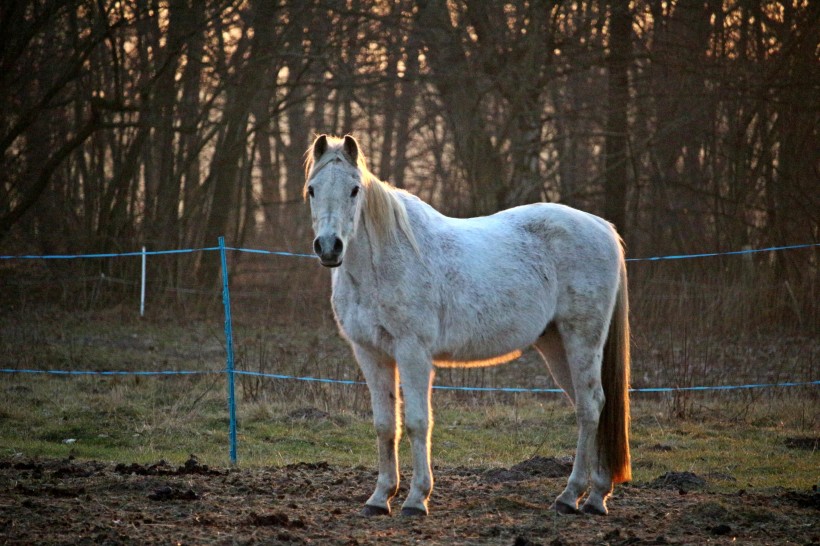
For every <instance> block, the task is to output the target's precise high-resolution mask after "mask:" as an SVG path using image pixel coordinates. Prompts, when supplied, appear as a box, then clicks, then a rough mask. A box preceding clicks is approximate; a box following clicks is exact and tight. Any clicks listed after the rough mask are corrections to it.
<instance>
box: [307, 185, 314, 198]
mask: <svg viewBox="0 0 820 546" xmlns="http://www.w3.org/2000/svg"><path fill="white" fill-rule="evenodd" d="M308 195H309V196H311V197H313V186H308Z"/></svg>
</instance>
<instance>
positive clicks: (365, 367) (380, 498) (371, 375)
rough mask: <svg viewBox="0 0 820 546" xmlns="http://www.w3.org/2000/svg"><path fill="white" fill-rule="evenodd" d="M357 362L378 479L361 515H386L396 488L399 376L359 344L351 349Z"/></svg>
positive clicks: (384, 360)
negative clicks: (366, 394) (374, 444)
mask: <svg viewBox="0 0 820 546" xmlns="http://www.w3.org/2000/svg"><path fill="white" fill-rule="evenodd" d="M353 352H354V353H355V355H356V360H357V361H358V362H359V367H360V368H361V370H362V373H363V374H364V377H365V380H366V381H367V387H368V389H369V390H370V401H371V404H372V406H373V424H374V425H375V426H376V437H377V439H378V440H377V441H378V447H379V477H378V480H377V481H376V490H375V491H374V492H373V494H372V495H371V496H370V498H369V499H368V500H367V503H366V504H365V506H364V508H363V509H362V513H363V514H364V515H367V516H376V515H389V514H390V500H391V499H392V498H393V497H394V496H395V495H396V493H397V492H398V489H399V460H398V441H399V435H400V433H401V427H399V426H398V417H397V415H398V414H397V411H396V410H397V407H398V375H397V373H396V364H395V363H394V362H392V361H391V360H389V359H387V358H380V356H379V355H377V354H375V353H373V352H371V351H369V350H367V349H365V348H363V347H360V346H358V345H356V346H354V347H353Z"/></svg>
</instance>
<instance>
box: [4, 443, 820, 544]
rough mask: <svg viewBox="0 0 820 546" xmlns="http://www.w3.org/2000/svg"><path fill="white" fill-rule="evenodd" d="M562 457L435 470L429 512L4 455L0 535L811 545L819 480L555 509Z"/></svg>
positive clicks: (207, 475)
mask: <svg viewBox="0 0 820 546" xmlns="http://www.w3.org/2000/svg"><path fill="white" fill-rule="evenodd" d="M568 462H569V461H566V460H560V459H549V458H542V457H536V458H534V459H530V460H528V461H524V462H522V463H520V464H518V465H516V466H514V467H512V468H509V469H481V468H438V469H437V472H436V479H437V481H436V489H435V492H434V493H433V497H432V499H431V514H430V516H428V517H427V518H406V517H399V516H394V517H375V518H365V517H363V516H360V515H358V511H359V509H360V508H361V506H362V504H363V503H364V501H365V500H366V498H367V496H368V494H369V493H370V489H371V487H372V486H373V485H374V484H375V472H374V471H373V470H372V469H369V468H342V467H334V466H331V465H328V464H326V463H316V464H298V465H291V466H286V467H271V468H264V469H215V468H208V467H207V466H205V465H202V464H200V463H199V462H198V461H197V460H196V459H195V458H193V457H192V458H191V459H190V460H189V461H187V462H186V463H185V465H183V466H180V467H174V466H171V465H169V464H167V463H164V462H159V463H157V464H154V465H138V464H110V463H100V462H93V461H92V462H89V461H78V460H72V459H67V460H54V459H26V458H7V459H0V543H3V544H151V543H161V544H178V543H179V544H350V545H355V544H376V543H378V544H411V543H421V544H505V545H534V544H542V545H562V544H612V545H627V544H630V545H631V544H706V543H711V544H729V543H733V542H735V543H740V544H818V543H820V492H818V491H817V490H816V489H815V490H812V491H784V490H779V491H753V490H749V491H745V490H743V489H742V488H740V487H738V490H737V491H734V492H730V493H714V492H707V491H708V488H709V479H710V477H708V476H696V475H694V474H691V473H687V472H681V473H669V474H666V475H663V476H659V477H658V479H656V480H654V481H653V482H651V483H643V484H641V483H637V484H630V485H625V486H620V487H618V488H617V491H616V494H615V496H614V497H613V498H612V500H611V501H610V510H611V512H610V515H609V516H607V517H593V516H580V515H579V516H564V515H556V514H554V513H553V512H551V511H549V510H547V506H549V504H550V502H551V501H552V499H553V497H554V496H555V495H556V494H557V493H558V492H559V491H560V489H561V487H562V485H563V483H564V481H565V479H566V475H567V474H568V466H567V465H568ZM404 478H405V485H406V482H407V476H404ZM405 494H406V490H405V489H404V488H403V489H402V492H401V493H400V498H401V497H403V495H405Z"/></svg>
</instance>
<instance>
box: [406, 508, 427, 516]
mask: <svg viewBox="0 0 820 546" xmlns="http://www.w3.org/2000/svg"><path fill="white" fill-rule="evenodd" d="M401 515H402V516H405V517H411V518H417V517H419V516H426V515H427V510H424V509H423V508H413V507H411V506H405V507H404V508H402V509H401Z"/></svg>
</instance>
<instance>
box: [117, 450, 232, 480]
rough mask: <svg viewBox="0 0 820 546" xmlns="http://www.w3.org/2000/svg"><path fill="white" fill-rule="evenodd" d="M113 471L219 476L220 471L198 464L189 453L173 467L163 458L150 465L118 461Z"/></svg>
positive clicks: (141, 474) (140, 473) (143, 473)
mask: <svg viewBox="0 0 820 546" xmlns="http://www.w3.org/2000/svg"><path fill="white" fill-rule="evenodd" d="M114 472H116V473H118V474H126V475H127V474H136V475H137V476H184V475H189V474H199V475H202V476H219V475H220V474H222V472H220V471H218V470H211V469H210V468H208V465H203V464H199V461H197V459H196V457H195V456H194V455H191V456H190V457H189V458H188V460H187V461H185V464H183V465H182V466H180V467H178V468H173V467H172V466H171V465H169V464H168V462H167V461H165V460H160V461H159V462H158V463H154V464H152V465H141V464H137V463H131V464H129V465H126V464H123V463H119V464H118V465H116V466H115V467H114Z"/></svg>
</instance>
